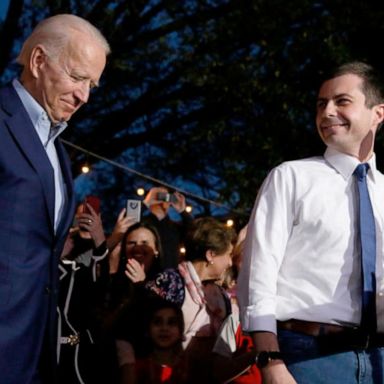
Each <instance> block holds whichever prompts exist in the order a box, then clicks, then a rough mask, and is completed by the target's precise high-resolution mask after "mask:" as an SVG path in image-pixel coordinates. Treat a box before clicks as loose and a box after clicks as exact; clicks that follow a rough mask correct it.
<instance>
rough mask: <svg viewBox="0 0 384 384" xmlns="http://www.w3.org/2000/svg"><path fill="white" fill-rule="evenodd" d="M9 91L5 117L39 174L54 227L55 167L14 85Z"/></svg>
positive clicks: (9, 127)
mask: <svg viewBox="0 0 384 384" xmlns="http://www.w3.org/2000/svg"><path fill="white" fill-rule="evenodd" d="M7 91H8V95H7V94H6V95H5V97H4V98H3V107H4V109H5V110H6V111H7V112H8V114H9V117H8V118H7V119H5V123H6V124H7V126H8V129H9V131H10V133H11V135H12V136H13V137H14V139H15V141H16V142H17V143H18V145H19V148H20V149H21V151H22V152H23V153H24V155H25V158H26V159H27V161H28V162H29V163H30V164H31V166H32V167H33V168H34V170H35V171H36V173H37V175H38V176H39V179H40V182H41V185H42V187H43V194H44V199H45V202H46V207H47V211H48V215H49V219H50V222H51V224H52V228H53V225H54V206H55V190H54V188H55V183H54V174H53V168H52V166H51V163H50V161H49V159H48V156H47V154H46V152H45V150H44V147H43V145H42V143H41V141H40V139H39V136H38V135H37V132H36V130H35V128H34V127H33V125H32V122H31V120H30V118H29V116H28V114H27V112H26V110H25V108H24V106H23V104H22V103H21V101H20V99H19V97H18V95H17V93H16V91H15V90H14V89H13V87H8V88H7V89H6V92H7Z"/></svg>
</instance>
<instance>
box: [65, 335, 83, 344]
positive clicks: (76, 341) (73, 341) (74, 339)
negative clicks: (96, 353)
mask: <svg viewBox="0 0 384 384" xmlns="http://www.w3.org/2000/svg"><path fill="white" fill-rule="evenodd" d="M79 343H80V337H79V335H78V334H76V335H69V336H68V344H69V345H71V346H72V347H73V346H75V345H77V344H79Z"/></svg>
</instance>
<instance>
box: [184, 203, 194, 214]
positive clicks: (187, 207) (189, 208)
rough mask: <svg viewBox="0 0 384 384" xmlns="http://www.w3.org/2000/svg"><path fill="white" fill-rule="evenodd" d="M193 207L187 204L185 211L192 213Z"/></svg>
mask: <svg viewBox="0 0 384 384" xmlns="http://www.w3.org/2000/svg"><path fill="white" fill-rule="evenodd" d="M192 209H193V208H192V207H191V206H190V205H187V206H186V207H185V212H187V213H191V212H192Z"/></svg>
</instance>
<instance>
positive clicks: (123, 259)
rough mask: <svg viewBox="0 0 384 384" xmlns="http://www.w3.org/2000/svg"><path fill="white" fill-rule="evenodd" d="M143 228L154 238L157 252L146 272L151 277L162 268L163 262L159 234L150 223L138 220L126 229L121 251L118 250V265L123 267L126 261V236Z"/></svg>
mask: <svg viewBox="0 0 384 384" xmlns="http://www.w3.org/2000/svg"><path fill="white" fill-rule="evenodd" d="M140 228H145V229H147V230H148V231H150V232H151V233H152V234H153V236H154V238H155V246H156V250H157V252H158V255H157V257H156V258H155V259H154V260H153V263H152V266H151V267H150V269H149V271H148V273H147V279H148V278H151V277H153V276H154V275H156V274H157V273H159V272H160V271H161V270H162V263H163V257H162V249H161V241H160V235H159V232H158V231H157V229H156V228H155V227H153V226H152V225H150V224H147V223H144V222H139V223H135V224H133V225H132V226H130V227H129V228H128V229H127V231H126V232H125V233H124V236H123V238H122V240H121V251H120V267H119V269H121V268H122V269H123V270H124V269H125V264H126V261H127V255H126V245H127V238H128V236H129V235H130V234H131V233H132V232H134V231H136V230H137V229H140Z"/></svg>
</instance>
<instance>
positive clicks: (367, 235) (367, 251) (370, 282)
mask: <svg viewBox="0 0 384 384" xmlns="http://www.w3.org/2000/svg"><path fill="white" fill-rule="evenodd" d="M368 169H369V165H368V164H367V163H364V164H360V165H358V166H357V167H356V169H355V171H354V175H355V176H356V179H357V186H358V190H359V224H360V225H359V228H360V242H361V269H362V280H363V281H362V317H361V328H362V329H363V330H364V331H366V332H368V333H374V332H376V326H377V324H376V322H377V320H376V277H375V267H376V231H375V219H374V216H373V211H372V204H371V200H370V198H369V193H368V188H367V172H368Z"/></svg>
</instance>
